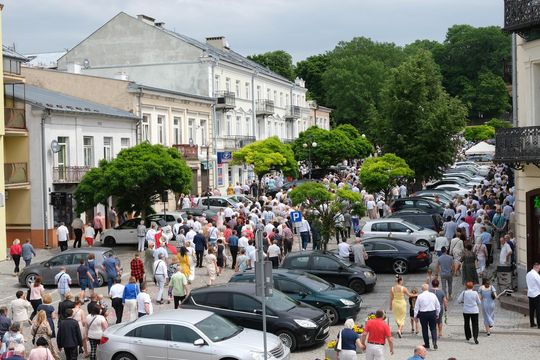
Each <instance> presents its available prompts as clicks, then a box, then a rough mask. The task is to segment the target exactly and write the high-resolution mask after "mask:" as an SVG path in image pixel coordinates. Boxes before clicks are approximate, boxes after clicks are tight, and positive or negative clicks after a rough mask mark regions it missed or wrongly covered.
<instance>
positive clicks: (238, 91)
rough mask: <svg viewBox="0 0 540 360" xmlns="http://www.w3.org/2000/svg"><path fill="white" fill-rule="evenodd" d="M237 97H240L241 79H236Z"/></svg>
mask: <svg viewBox="0 0 540 360" xmlns="http://www.w3.org/2000/svg"><path fill="white" fill-rule="evenodd" d="M235 91H236V94H235V95H236V97H237V98H239V97H240V80H236V90H235Z"/></svg>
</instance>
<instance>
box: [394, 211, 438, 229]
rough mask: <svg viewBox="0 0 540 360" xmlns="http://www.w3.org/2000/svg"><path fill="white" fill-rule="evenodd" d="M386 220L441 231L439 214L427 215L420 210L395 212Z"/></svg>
mask: <svg viewBox="0 0 540 360" xmlns="http://www.w3.org/2000/svg"><path fill="white" fill-rule="evenodd" d="M385 218H386V219H396V218H399V219H403V220H406V221H408V222H410V223H412V224H414V225H417V226H419V227H423V228H426V229H431V230H435V231H437V232H439V231H441V230H442V226H443V218H442V216H441V215H439V214H429V213H426V212H424V211H423V210H421V209H414V208H410V209H404V210H400V211H396V212H395V213H392V214H390V215H387V216H386V217H385Z"/></svg>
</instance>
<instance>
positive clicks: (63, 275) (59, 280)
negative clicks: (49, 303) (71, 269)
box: [54, 266, 71, 301]
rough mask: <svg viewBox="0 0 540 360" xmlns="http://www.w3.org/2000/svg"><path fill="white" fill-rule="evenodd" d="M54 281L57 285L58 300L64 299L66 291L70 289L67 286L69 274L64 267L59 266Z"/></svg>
mask: <svg viewBox="0 0 540 360" xmlns="http://www.w3.org/2000/svg"><path fill="white" fill-rule="evenodd" d="M54 283H55V284H56V285H57V286H58V294H59V295H60V301H64V300H65V295H66V293H68V292H70V290H71V289H70V288H69V285H71V276H69V274H68V273H67V272H66V268H65V267H63V266H62V267H61V268H60V272H59V273H58V274H56V276H55V277H54Z"/></svg>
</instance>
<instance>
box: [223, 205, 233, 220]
mask: <svg viewBox="0 0 540 360" xmlns="http://www.w3.org/2000/svg"><path fill="white" fill-rule="evenodd" d="M233 214H234V211H233V209H232V208H231V207H226V208H225V209H223V215H224V216H225V221H229V220H231V219H232V216H233Z"/></svg>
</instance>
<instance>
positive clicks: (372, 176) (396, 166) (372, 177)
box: [360, 153, 414, 195]
mask: <svg viewBox="0 0 540 360" xmlns="http://www.w3.org/2000/svg"><path fill="white" fill-rule="evenodd" d="M413 177H414V171H413V170H411V168H410V167H409V165H407V162H406V161H405V160H403V159H402V158H400V157H399V156H396V155H395V154H391V153H388V154H384V155H383V156H381V157H371V158H368V159H366V160H365V161H364V163H363V164H362V168H361V169H360V182H361V183H362V186H363V187H364V188H365V189H366V190H367V191H368V192H369V193H376V192H379V191H381V190H382V191H384V192H385V194H387V195H388V193H389V191H390V189H391V188H392V187H394V186H396V185H398V184H399V183H400V182H401V181H403V180H409V179H412V178H413Z"/></svg>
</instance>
